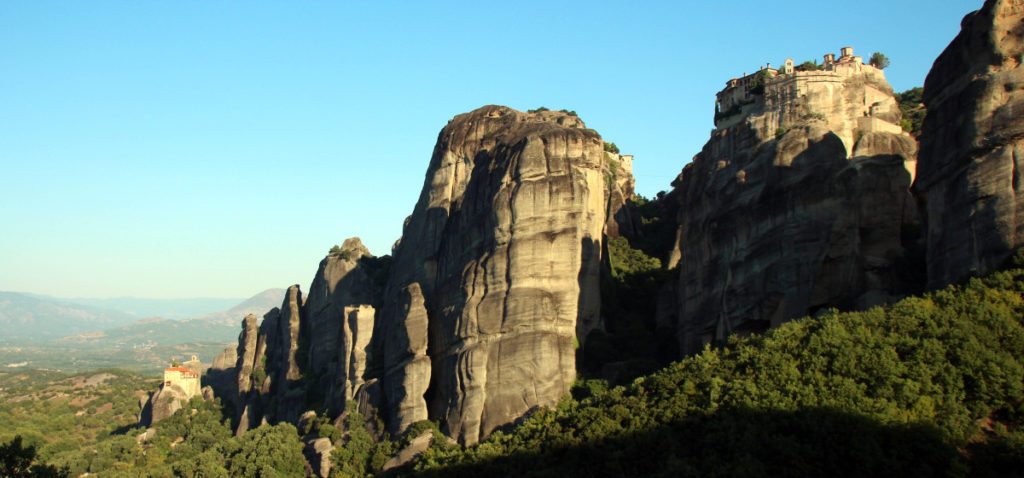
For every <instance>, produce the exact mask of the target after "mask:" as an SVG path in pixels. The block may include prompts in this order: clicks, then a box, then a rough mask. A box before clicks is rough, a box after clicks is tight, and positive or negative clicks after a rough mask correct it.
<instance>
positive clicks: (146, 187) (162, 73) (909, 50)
mask: <svg viewBox="0 0 1024 478" xmlns="http://www.w3.org/2000/svg"><path fill="white" fill-rule="evenodd" d="M980 5H981V2H980V1H967V0H950V1H948V2H938V3H937V2H932V1H924V0H908V1H903V2H882V1H880V0H867V1H864V2H859V3H857V4H856V5H855V8H852V9H840V8H838V7H836V8H834V9H828V8H823V7H822V4H821V3H820V2H811V1H794V2H787V4H786V7H787V8H778V7H777V6H775V5H771V4H765V3H763V2H753V1H738V2H731V3H730V4H729V5H728V7H725V6H722V5H716V4H709V3H693V2H652V3H647V4H644V5H643V7H642V8H638V7H637V6H636V5H635V4H632V3H625V2H586V3H584V2H565V3H558V4H551V3H548V2H525V3H524V2H520V3H517V4H515V5H514V7H512V8H509V7H508V6H506V5H503V4H497V3H495V4H464V3H455V2H437V3H426V2H424V3H388V2H375V3H359V4H348V3H346V4H340V3H332V2H306V3H302V4H282V3H271V2H251V3H250V2H247V3H245V4H234V3H228V2H180V3H173V4H171V3H125V2H88V3H80V2H50V1H34V2H7V3H3V4H0V26H2V27H0V69H2V70H3V71H4V74H3V75H0V102H2V103H3V104H4V108H3V109H2V110H0V166H2V167H3V169H2V170H3V171H4V173H3V174H4V176H3V177H4V178H6V184H5V187H4V188H3V190H2V191H0V205H2V206H3V210H4V212H5V214H4V216H5V231H8V232H7V234H3V235H0V290H10V291H24V292H28V293H33V294H41V295H49V296H55V297H81V298H117V297H133V298H152V299H173V298H195V297H207V298H221V297H250V296H251V295H253V294H256V293H258V292H259V291H263V290H265V289H268V288H278V287H287V286H288V285H290V284H295V283H298V284H301V285H302V287H303V290H304V291H305V289H306V287H308V285H309V282H310V280H311V279H312V277H313V275H314V273H315V272H316V267H317V264H318V262H319V261H320V260H321V259H322V258H323V256H324V255H325V254H326V253H327V251H328V249H329V248H330V247H331V246H332V245H334V244H340V243H341V242H342V241H343V240H344V239H345V238H346V237H349V236H359V237H361V238H362V239H363V240H364V242H365V243H366V245H367V246H368V247H369V248H370V250H371V251H372V252H373V253H374V254H378V255H382V254H387V253H389V252H390V247H391V245H392V244H393V243H394V242H395V241H396V240H397V239H398V238H399V236H400V234H401V226H402V222H403V220H404V219H405V217H406V216H407V215H408V214H410V213H411V211H412V209H413V206H414V205H415V202H416V200H417V198H418V196H419V192H420V188H421V186H422V183H423V175H424V172H425V171H426V168H427V164H428V162H429V159H430V155H431V151H432V148H433V146H434V141H435V139H436V136H437V133H438V131H440V129H441V128H442V127H443V126H444V125H445V123H446V122H447V121H448V119H450V118H451V117H452V116H454V115H456V114H460V113H463V112H466V111H469V110H472V109H475V108H477V107H480V106H483V105H486V104H504V105H508V106H511V107H513V108H517V109H520V110H526V109H529V108H536V107H539V106H546V107H548V108H552V109H561V108H565V109H569V110H575V111H577V112H578V113H579V115H580V117H581V118H582V119H583V120H584V121H585V122H586V123H587V125H588V126H589V127H591V128H593V129H595V130H597V131H598V132H599V133H601V134H602V136H604V138H605V140H607V141H610V142H615V143H616V144H618V146H619V147H620V148H621V149H622V151H623V152H624V153H628V154H633V155H635V157H636V161H635V166H634V174H635V176H636V181H637V188H638V191H639V192H640V193H641V194H644V195H646V196H651V195H654V194H656V193H657V192H658V191H659V190H665V189H668V188H669V187H670V186H669V184H670V183H671V181H672V180H673V179H674V178H675V176H676V175H677V174H678V173H679V171H680V170H681V169H682V168H683V166H684V165H685V164H686V163H687V162H689V160H690V158H691V157H692V156H693V155H694V154H696V153H697V152H698V151H699V150H700V148H701V146H702V145H703V143H704V141H705V140H706V139H707V136H708V132H709V131H710V130H711V128H712V127H713V125H712V116H713V108H714V94H715V92H717V91H718V90H719V89H721V88H722V86H723V85H724V84H725V82H726V81H727V80H728V79H730V78H733V77H736V76H739V75H741V74H743V73H744V72H748V73H749V72H753V71H756V70H757V68H758V67H759V66H762V65H764V64H766V63H769V62H770V63H772V64H773V65H779V64H780V63H781V62H782V61H783V60H784V59H785V58H787V57H792V58H793V59H795V60H796V61H797V62H802V61H804V60H809V59H817V60H819V61H820V59H821V58H822V55H823V54H825V53H827V52H838V50H839V48H840V47H843V46H847V45H850V46H853V47H855V48H856V52H857V53H858V54H860V55H863V56H865V57H867V56H869V55H870V54H871V53H872V52H874V51H881V52H884V53H885V54H886V55H888V56H889V57H890V58H891V60H892V66H891V67H890V68H889V69H887V70H886V75H887V76H888V79H889V81H890V83H892V85H893V87H894V88H895V89H896V90H897V91H903V90H906V89H909V88H911V87H915V86H921V85H922V84H923V82H924V78H925V75H926V74H927V72H928V70H929V68H930V67H931V64H932V62H933V61H934V59H935V58H936V56H938V54H939V53H940V52H941V51H942V50H943V49H944V48H945V46H946V45H947V44H948V43H949V41H950V40H951V39H952V38H953V37H954V36H955V35H956V33H957V32H958V31H959V26H960V20H961V18H962V17H963V15H964V14H966V13H968V12H969V11H971V10H974V9H976V8H978V7H979V6H980ZM427 19H429V20H427Z"/></svg>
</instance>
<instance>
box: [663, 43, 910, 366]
mask: <svg viewBox="0 0 1024 478" xmlns="http://www.w3.org/2000/svg"><path fill="white" fill-rule="evenodd" d="M826 73H827V72H815V73H813V74H809V76H808V77H807V78H808V79H807V81H806V82H805V83H799V82H796V83H794V81H795V80H793V79H792V77H779V78H778V79H777V80H775V82H774V83H769V86H768V87H767V88H766V92H765V94H764V97H763V98H761V97H756V96H753V98H752V100H751V101H753V102H752V103H750V104H749V105H748V106H745V108H748V109H749V110H744V111H745V113H744V114H742V115H739V116H738V117H733V118H730V119H728V120H727V121H726V120H723V121H722V122H721V123H720V126H719V128H718V129H716V130H715V131H714V132H713V133H712V137H711V139H710V140H709V141H708V143H707V144H706V145H705V146H704V148H703V150H702V151H701V153H700V154H698V155H697V156H696V157H695V158H694V160H693V162H692V163H691V164H689V165H687V166H686V168H685V169H684V170H683V173H682V174H681V175H680V177H679V178H678V179H677V181H676V182H675V185H676V191H675V193H677V194H678V195H679V201H680V203H679V204H680V209H679V213H678V214H679V215H678V222H679V232H678V234H677V241H678V244H677V247H676V255H677V257H678V266H679V280H678V284H677V285H676V288H677V294H678V295H677V300H676V307H677V312H676V314H674V315H675V320H676V321H677V324H678V326H677V334H678V335H679V340H680V350H681V352H683V353H694V352H697V351H699V350H700V349H701V348H702V347H703V345H704V344H706V343H709V342H713V341H720V340H724V339H725V337H726V336H728V335H731V334H747V333H751V332H760V331H764V330H766V329H768V328H770V327H775V326H778V325H779V324H781V323H783V322H785V321H787V320H791V319H795V318H798V317H801V316H804V315H807V314H814V313H815V312H816V311H818V310H820V309H822V308H828V307H840V308H845V309H859V308H865V307H869V306H872V305H878V304H882V303H886V302H889V301H892V300H895V299H897V298H899V297H900V296H901V294H903V293H906V291H908V290H913V289H914V288H915V287H917V286H918V284H919V283H920V282H922V281H923V279H922V278H921V274H918V275H916V276H915V275H914V274H913V273H912V272H913V271H914V270H918V269H920V268H921V266H915V265H913V264H912V263H913V262H914V254H913V251H914V250H915V247H917V245H918V244H919V241H918V239H917V237H918V231H919V229H920V225H919V218H918V214H917V210H916V203H915V201H914V199H913V197H912V195H911V194H910V191H909V188H910V184H911V182H912V180H913V176H914V169H915V160H916V143H915V142H914V140H913V139H912V138H911V137H910V136H909V135H907V134H906V133H902V132H901V131H900V130H899V128H898V126H896V125H898V124H899V119H900V116H899V110H898V108H896V106H895V100H894V99H893V96H892V88H891V87H889V85H888V83H887V82H886V81H885V79H884V75H882V74H881V71H879V70H876V69H874V68H871V67H869V66H867V65H860V64H853V63H851V64H848V65H847V66H845V67H844V68H843V69H842V70H837V71H836V72H834V73H828V74H826ZM825 80H827V81H825ZM793 85H796V86H795V87H794V86H793ZM726 91H728V90H726ZM673 261H674V259H673ZM662 302H663V303H665V304H668V303H670V302H668V301H662ZM672 315H673V314H670V313H668V312H667V311H665V310H662V311H660V312H659V316H660V317H661V320H667V319H669V318H671V317H672Z"/></svg>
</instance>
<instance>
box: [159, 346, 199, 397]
mask: <svg viewBox="0 0 1024 478" xmlns="http://www.w3.org/2000/svg"><path fill="white" fill-rule="evenodd" d="M196 364H199V359H198V358H197V357H196V356H195V355H193V356H192V359H191V360H189V361H187V362H185V363H184V364H182V366H180V367H178V366H175V367H168V368H165V369H164V382H163V388H165V389H166V388H171V387H175V386H176V387H178V388H180V389H181V390H182V391H183V392H185V397H184V398H185V400H188V399H190V398H192V397H194V396H196V395H199V394H200V393H201V388H200V386H199V371H198V370H196V368H197V367H195V365H196Z"/></svg>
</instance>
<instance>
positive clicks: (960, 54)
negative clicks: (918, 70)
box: [914, 0, 1024, 287]
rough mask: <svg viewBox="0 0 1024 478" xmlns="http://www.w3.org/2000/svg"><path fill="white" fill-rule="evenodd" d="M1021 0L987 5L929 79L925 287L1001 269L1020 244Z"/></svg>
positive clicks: (1023, 213) (1023, 210) (1023, 224)
mask: <svg viewBox="0 0 1024 478" xmlns="http://www.w3.org/2000/svg"><path fill="white" fill-rule="evenodd" d="M1022 54H1024V2H1022V1H1021V0H989V1H987V2H985V5H984V6H983V7H982V8H981V10H979V11H977V12H975V13H972V14H970V15H968V16H967V17H966V18H965V19H964V21H963V23H962V30H961V32H960V34H959V35H958V36H957V37H956V39H954V40H953V42H952V43H951V44H950V45H949V46H948V47H947V48H946V50H945V51H944V52H943V53H942V55H940V56H939V58H938V59H937V60H936V61H935V64H934V66H933V67H932V70H931V72H930V73H929V74H928V78H927V80H926V81H925V89H924V101H925V104H926V106H927V108H928V115H927V116H926V117H925V121H924V125H923V127H922V133H921V164H920V167H919V175H918V178H917V182H916V183H915V185H914V189H915V191H916V192H917V193H918V194H919V196H920V197H921V199H922V200H923V203H924V206H925V211H926V212H927V216H926V220H925V222H926V224H927V234H928V284H929V286H930V287H940V286H943V285H946V284H949V283H953V282H956V281H958V280H960V279H963V278H964V277H966V276H968V275H970V274H975V273H977V274H983V273H986V272H989V271H991V270H992V269H993V268H995V267H996V266H998V265H999V264H1000V263H1001V262H1002V261H1004V260H1005V259H1006V257H1007V256H1008V255H1009V254H1010V253H1011V251H1012V250H1014V249H1015V248H1017V247H1020V246H1021V245H1022V243H1024V196H1022V191H1021V189H1020V186H1019V179H1020V172H1019V171H1020V169H1019V162H1020V160H1021V159H1020V158H1021V157H1022V156H1024V154H1022V153H1024V118H1022V117H1021V111H1024V69H1022V68H1021V61H1022Z"/></svg>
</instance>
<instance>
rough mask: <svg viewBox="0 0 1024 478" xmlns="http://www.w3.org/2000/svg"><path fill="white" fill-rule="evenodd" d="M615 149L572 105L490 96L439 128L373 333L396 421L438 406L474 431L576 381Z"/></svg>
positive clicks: (590, 321)
mask: <svg viewBox="0 0 1024 478" xmlns="http://www.w3.org/2000/svg"><path fill="white" fill-rule="evenodd" d="M606 161H607V159H606V157H605V153H604V151H603V141H602V140H601V138H600V136H599V135H598V134H597V133H596V132H594V131H592V130H588V129H586V128H585V126H584V124H583V122H582V121H580V120H579V118H577V117H575V116H570V115H568V114H565V113H559V112H537V113H522V112H519V111H515V110H512V109H510V108H506V107H500V106H487V107H484V108H481V109H478V110H476V111H473V112H471V113H467V114H463V115H459V116H457V117H455V118H454V119H453V120H452V121H451V122H450V123H449V124H448V126H446V127H445V128H444V129H443V130H442V131H441V134H440V135H439V137H438V142H437V146H436V147H435V149H434V154H433V158H432V159H431V163H430V166H429V168H428V171H427V176H426V181H425V183H424V187H423V192H422V193H421V195H420V199H419V201H418V203H417V205H416V208H415V210H414V212H413V214H412V216H411V217H410V219H409V220H408V221H407V224H406V226H405V229H404V232H403V235H402V240H401V243H400V244H399V245H398V246H397V248H396V251H395V258H394V266H393V268H392V273H391V276H390V278H389V281H388V286H387V289H386V295H385V298H384V304H383V311H382V314H381V318H380V320H379V321H378V326H379V327H378V328H379V330H378V332H377V333H376V334H375V336H376V335H377V334H380V336H381V337H383V340H382V342H383V343H382V344H380V345H381V347H382V356H383V357H384V364H383V377H382V381H381V382H382V385H383V394H384V398H385V400H386V410H385V414H386V415H387V419H388V423H389V425H390V427H391V428H392V431H397V430H401V429H403V428H405V427H406V426H408V425H409V424H411V423H413V422H415V421H418V420H422V419H426V418H428V417H430V418H436V419H440V420H441V422H442V423H443V424H444V426H445V427H446V429H447V431H448V432H449V433H450V434H451V435H452V436H455V437H458V438H459V439H460V440H462V441H464V442H466V443H474V442H476V441H477V440H478V439H479V438H481V437H482V436H483V435H486V434H487V433H489V432H490V431H491V430H493V429H494V428H495V427H497V426H500V425H504V424H506V423H509V422H511V421H513V420H515V419H516V418H519V417H520V416H522V415H523V414H524V413H525V412H526V411H527V410H529V409H530V408H532V407H535V406H538V405H544V406H553V405H554V404H555V403H556V402H557V401H558V399H559V398H560V397H561V396H563V395H564V394H565V393H566V392H567V391H568V390H569V387H570V385H571V384H572V382H573V380H574V378H575V345H574V342H575V338H576V337H577V336H580V337H584V336H585V332H586V331H588V330H590V329H592V328H593V327H595V326H597V325H598V321H599V312H600V302H599V297H598V294H599V291H598V285H599V272H600V269H599V263H600V257H601V241H602V233H603V229H604V224H605V220H606V210H607V208H608V205H607V204H606V192H605V190H606V188H607V187H608V183H610V181H608V178H606V176H605V174H606V171H607V164H606Z"/></svg>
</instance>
